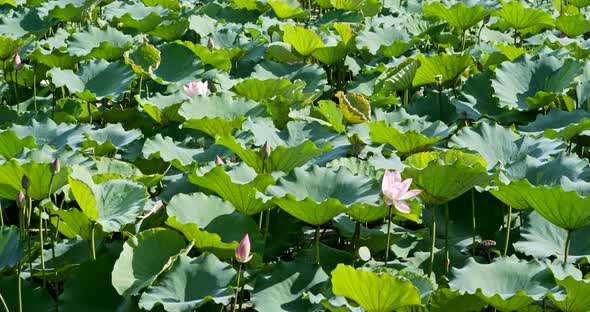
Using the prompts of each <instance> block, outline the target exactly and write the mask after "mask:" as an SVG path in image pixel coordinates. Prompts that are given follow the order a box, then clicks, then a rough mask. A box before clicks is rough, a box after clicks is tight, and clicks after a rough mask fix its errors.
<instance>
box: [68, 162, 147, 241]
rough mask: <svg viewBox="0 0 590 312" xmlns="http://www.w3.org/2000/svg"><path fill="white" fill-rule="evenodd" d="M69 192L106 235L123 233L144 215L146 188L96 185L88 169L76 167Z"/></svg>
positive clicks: (126, 182)
mask: <svg viewBox="0 0 590 312" xmlns="http://www.w3.org/2000/svg"><path fill="white" fill-rule="evenodd" d="M69 181H70V191H71V192H72V194H73V195H74V198H75V199H76V202H77V203H78V205H79V206H80V209H82V211H83V212H84V214H86V216H88V219H90V221H93V222H98V223H99V224H100V225H102V228H103V230H104V231H105V232H116V231H121V230H122V229H123V227H124V226H125V225H127V224H129V223H132V222H133V221H134V220H135V218H137V217H138V216H139V214H140V213H141V212H142V211H143V208H144V205H145V202H146V199H147V194H146V191H145V187H144V186H143V185H141V184H139V183H137V182H133V181H130V180H120V179H117V180H108V181H106V182H103V183H101V184H95V183H94V181H93V179H92V175H91V174H90V172H88V170H87V169H86V168H85V167H82V166H78V165H76V166H74V167H73V169H72V174H71V175H70V177H69Z"/></svg>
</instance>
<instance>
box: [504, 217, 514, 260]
mask: <svg viewBox="0 0 590 312" xmlns="http://www.w3.org/2000/svg"><path fill="white" fill-rule="evenodd" d="M511 223H512V206H508V221H507V224H506V242H505V243H504V256H506V255H507V254H508V245H509V243H510V229H511V228H512V224H511Z"/></svg>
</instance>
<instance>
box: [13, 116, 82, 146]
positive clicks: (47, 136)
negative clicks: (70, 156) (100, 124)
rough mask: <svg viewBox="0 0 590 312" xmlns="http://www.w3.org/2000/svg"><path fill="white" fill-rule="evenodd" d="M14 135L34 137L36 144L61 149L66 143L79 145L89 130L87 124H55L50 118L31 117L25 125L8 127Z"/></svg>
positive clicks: (22, 137)
mask: <svg viewBox="0 0 590 312" xmlns="http://www.w3.org/2000/svg"><path fill="white" fill-rule="evenodd" d="M10 129H11V130H13V131H14V132H15V133H16V135H17V136H18V137H19V138H21V139H24V138H26V137H28V136H31V137H34V138H35V143H36V144H37V145H43V144H47V145H51V146H52V147H55V148H56V149H61V148H63V147H64V146H66V145H68V146H70V147H73V148H76V147H79V146H80V144H81V143H82V142H84V141H85V140H86V137H85V136H84V133H88V132H90V131H91V127H90V126H88V125H68V124H65V123H62V124H59V125H58V124H56V123H55V122H54V121H53V120H52V119H51V118H48V119H47V120H45V121H43V122H38V121H37V120H35V119H32V120H31V121H30V122H29V123H27V124H26V125H22V126H21V125H18V124H13V125H12V126H11V127H10Z"/></svg>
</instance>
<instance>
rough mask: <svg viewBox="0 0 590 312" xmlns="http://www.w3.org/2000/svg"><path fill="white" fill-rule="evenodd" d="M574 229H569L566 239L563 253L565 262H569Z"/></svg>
mask: <svg viewBox="0 0 590 312" xmlns="http://www.w3.org/2000/svg"><path fill="white" fill-rule="evenodd" d="M572 232H573V231H572V230H568V231H567V239H566V240H565V252H564V254H563V262H564V263H567V257H568V256H569V254H570V245H571V243H572Z"/></svg>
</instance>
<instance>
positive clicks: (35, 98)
mask: <svg viewBox="0 0 590 312" xmlns="http://www.w3.org/2000/svg"><path fill="white" fill-rule="evenodd" d="M33 105H34V107H35V112H37V65H36V64H35V65H34V66H33Z"/></svg>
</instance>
